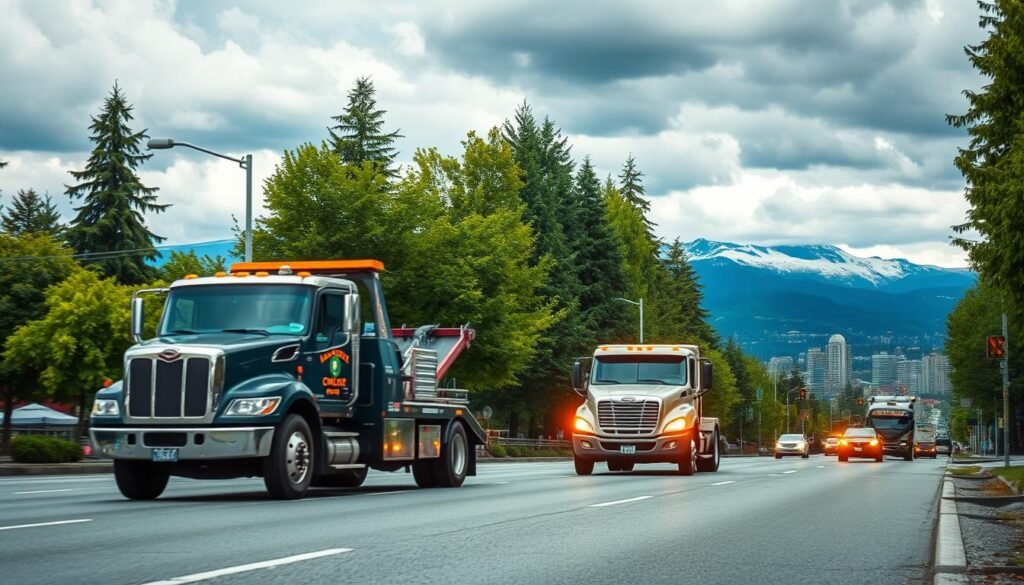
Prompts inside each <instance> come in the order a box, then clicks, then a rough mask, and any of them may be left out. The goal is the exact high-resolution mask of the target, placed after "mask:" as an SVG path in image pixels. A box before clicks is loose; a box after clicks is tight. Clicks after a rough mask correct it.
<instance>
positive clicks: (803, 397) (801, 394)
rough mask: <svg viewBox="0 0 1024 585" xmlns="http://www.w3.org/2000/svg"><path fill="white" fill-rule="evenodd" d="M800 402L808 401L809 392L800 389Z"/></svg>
mask: <svg viewBox="0 0 1024 585" xmlns="http://www.w3.org/2000/svg"><path fill="white" fill-rule="evenodd" d="M800 400H807V390H804V389H803V388H801V389H800Z"/></svg>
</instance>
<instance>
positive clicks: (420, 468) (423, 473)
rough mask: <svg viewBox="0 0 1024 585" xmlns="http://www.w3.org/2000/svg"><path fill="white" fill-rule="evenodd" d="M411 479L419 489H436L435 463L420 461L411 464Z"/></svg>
mask: <svg viewBox="0 0 1024 585" xmlns="http://www.w3.org/2000/svg"><path fill="white" fill-rule="evenodd" d="M412 478H413V479H415V480H416V485H417V486H419V487H421V488H432V487H437V461H435V460H434V459H420V460H419V461H417V462H415V463H413V464H412Z"/></svg>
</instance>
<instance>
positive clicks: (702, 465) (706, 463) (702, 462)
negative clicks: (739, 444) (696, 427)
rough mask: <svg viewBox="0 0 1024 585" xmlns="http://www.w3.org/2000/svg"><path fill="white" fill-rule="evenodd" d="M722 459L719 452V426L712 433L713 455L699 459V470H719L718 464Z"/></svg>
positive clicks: (712, 471)
mask: <svg viewBox="0 0 1024 585" xmlns="http://www.w3.org/2000/svg"><path fill="white" fill-rule="evenodd" d="M721 460H722V456H721V454H720V453H719V452H718V427H715V430H714V431H713V432H712V433H711V457H709V458H707V459H698V460H697V471H702V472H704V471H706V472H710V473H714V472H716V471H718V465H719V463H720V462H721Z"/></svg>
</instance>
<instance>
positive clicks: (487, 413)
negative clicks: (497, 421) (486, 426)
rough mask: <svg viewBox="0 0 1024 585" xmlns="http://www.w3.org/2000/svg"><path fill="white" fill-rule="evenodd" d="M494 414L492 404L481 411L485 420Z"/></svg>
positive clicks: (481, 415)
mask: <svg viewBox="0 0 1024 585" xmlns="http://www.w3.org/2000/svg"><path fill="white" fill-rule="evenodd" d="M493 414H494V411H493V410H491V407H490V406H485V407H484V409H483V410H482V411H480V418H482V419H484V420H487V419H489V418H491V415H493Z"/></svg>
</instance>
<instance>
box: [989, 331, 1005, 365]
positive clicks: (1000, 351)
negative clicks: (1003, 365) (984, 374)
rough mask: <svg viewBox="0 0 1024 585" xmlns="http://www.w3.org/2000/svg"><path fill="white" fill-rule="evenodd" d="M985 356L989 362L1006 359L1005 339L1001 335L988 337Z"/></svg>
mask: <svg viewBox="0 0 1024 585" xmlns="http://www.w3.org/2000/svg"><path fill="white" fill-rule="evenodd" d="M985 354H986V355H987V356H988V359H990V360H1001V359H1003V358H1004V357H1006V338H1005V337H1003V336H1002V335H989V336H988V344H987V345H986V346H985Z"/></svg>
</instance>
